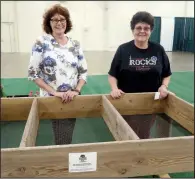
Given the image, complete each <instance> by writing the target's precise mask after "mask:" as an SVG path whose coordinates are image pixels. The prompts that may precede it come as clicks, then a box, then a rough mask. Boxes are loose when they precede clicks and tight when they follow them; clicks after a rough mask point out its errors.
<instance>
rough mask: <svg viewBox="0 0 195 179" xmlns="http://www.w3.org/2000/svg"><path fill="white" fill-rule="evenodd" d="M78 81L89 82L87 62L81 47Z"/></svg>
mask: <svg viewBox="0 0 195 179" xmlns="http://www.w3.org/2000/svg"><path fill="white" fill-rule="evenodd" d="M78 79H79V80H80V79H82V80H84V81H85V82H87V61H86V59H85V56H84V53H83V50H82V48H81V47H79V55H78Z"/></svg>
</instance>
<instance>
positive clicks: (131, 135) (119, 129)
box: [102, 96, 169, 178]
mask: <svg viewBox="0 0 195 179" xmlns="http://www.w3.org/2000/svg"><path fill="white" fill-rule="evenodd" d="M102 117H103V118H104V121H105V123H106V124H107V126H108V128H109V130H110V132H111V133H112V135H113V137H114V138H115V140H117V141H120V140H138V139H140V138H139V137H138V136H137V134H136V133H135V132H134V131H133V129H132V128H131V126H129V125H128V123H127V122H126V121H125V120H124V118H123V117H122V116H121V115H120V114H119V112H118V111H117V110H116V109H115V108H114V106H113V105H112V104H111V103H110V101H109V100H108V99H107V98H106V97H105V96H102ZM165 176H166V178H167V177H168V176H169V175H168V174H165V175H159V177H160V178H162V177H163V178H164V177H165Z"/></svg>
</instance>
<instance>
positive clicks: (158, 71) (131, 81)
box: [108, 12, 172, 138]
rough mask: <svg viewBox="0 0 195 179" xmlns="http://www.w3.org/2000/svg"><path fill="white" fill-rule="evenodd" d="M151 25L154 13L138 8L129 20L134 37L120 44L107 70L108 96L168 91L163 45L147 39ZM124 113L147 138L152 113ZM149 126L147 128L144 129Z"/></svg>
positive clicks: (169, 73)
mask: <svg viewBox="0 0 195 179" xmlns="http://www.w3.org/2000/svg"><path fill="white" fill-rule="evenodd" d="M153 28H154V17H153V16H152V15H151V14H150V13H148V12H138V13H136V14H135V15H134V16H133V18H132V20H131V30H132V33H133V36H134V40H132V41H130V42H127V43H124V44H122V45H120V46H119V47H118V49H117V51H116V54H115V56H114V58H113V61H112V63H111V67H110V70H109V72H108V74H109V77H108V81H109V84H110V86H111V96H112V97H113V98H114V99H117V98H120V97H121V95H122V94H123V93H142V92H157V91H159V92H160V99H163V98H165V97H166V96H167V95H168V93H169V92H168V90H167V88H168V84H169V81H170V76H171V74H172V73H171V69H170V63H169V59H168V56H167V55H166V53H165V50H164V48H163V47H162V46H161V45H160V44H157V43H154V42H151V41H149V38H150V35H151V33H152V30H153ZM147 116H148V117H144V119H145V120H144V119H140V120H141V121H140V123H139V124H138V123H137V121H138V119H136V118H140V117H141V116H135V117H132V116H129V117H127V116H124V118H125V120H126V121H127V122H128V124H129V125H130V126H131V127H132V128H133V129H134V131H135V132H137V134H138V136H139V137H140V138H149V135H150V133H149V131H150V128H151V126H152V124H153V122H154V120H151V115H147ZM146 129H148V130H146Z"/></svg>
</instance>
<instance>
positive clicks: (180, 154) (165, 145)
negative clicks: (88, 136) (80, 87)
mask: <svg viewBox="0 0 195 179" xmlns="http://www.w3.org/2000/svg"><path fill="white" fill-rule="evenodd" d="M183 146H185V147H183ZM193 147H194V136H187V137H174V138H173V137H172V138H168V139H167V138H161V139H144V140H129V141H116V142H115V141H114V142H101V143H92V144H89V143H88V144H71V145H62V146H40V147H28V148H12V149H1V157H2V158H1V166H2V173H1V174H2V177H10V176H12V177H54V176H55V177H77V176H79V177H108V176H109V175H110V172H111V171H112V172H113V173H112V176H113V177H121V176H122V177H130V176H144V175H151V174H153V175H157V174H158V172H159V173H164V172H170V173H172V172H183V171H191V170H193V165H194V152H193V151H194V150H193ZM177 148H180V149H182V150H177ZM94 151H96V152H97V153H98V157H100V158H98V163H99V166H98V170H96V171H95V172H86V173H85V172H84V173H69V172H68V169H67V168H68V155H69V153H75V152H79V153H82V152H94ZM128 153H129V155H127V154H128ZM170 153H171V154H170ZM62 154H63V155H62ZM133 154H134V155H133ZM138 154H139V155H138ZM166 154H168V155H166ZM172 154H173V157H172ZM113 155H114V156H113ZM122 156H123V157H122ZM121 157H122V158H121ZM167 157H168V158H167ZM52 158H53V159H55V160H54V161H53V160H52ZM127 159H128V160H129V161H127ZM31 160H34V161H33V162H32V164H33V166H31V164H30V163H31ZM50 160H51V162H52V165H51V163H50V162H49V161H50ZM161 160H162V162H160V161H161ZM124 161H125V164H124V163H123V162H124ZM136 161H137V162H136ZM139 161H145V162H146V163H147V161H148V162H149V161H153V162H154V163H155V161H156V162H157V163H156V164H155V165H153V164H154V163H153V162H152V163H150V162H149V163H148V164H147V165H148V167H149V166H150V167H149V168H148V167H146V168H145V167H144V166H145V164H146V163H145V164H143V163H142V162H139ZM28 162H30V163H28ZM129 162H130V163H132V165H134V166H136V168H137V171H140V173H136V172H134V168H133V170H131V169H132V168H131V164H129ZM134 162H136V165H135V163H134ZM170 162H173V163H174V165H169V164H171V163H170ZM109 163H113V165H108V164H109ZM25 164H26V165H25ZM58 164H59V165H58ZM121 164H123V166H121V167H122V168H121V167H120V165H121ZM60 165H61V166H60ZM100 165H101V166H100ZM102 165H104V167H105V168H102ZM159 165H160V166H159ZM57 166H58V167H57ZM154 166H155V167H154ZM110 167H111V168H110ZM21 168H23V169H24V170H19V169H21ZM44 168H45V169H46V170H44ZM47 169H48V170H49V171H50V172H49V173H47V172H46V171H47ZM110 169H112V170H110ZM115 169H117V170H115ZM122 169H125V171H126V172H125V173H122V172H121V171H122ZM148 169H149V170H150V171H148ZM32 170H33V171H32ZM42 172H43V173H42ZM39 174H42V176H41V175H39Z"/></svg>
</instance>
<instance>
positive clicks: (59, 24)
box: [50, 14, 66, 34]
mask: <svg viewBox="0 0 195 179" xmlns="http://www.w3.org/2000/svg"><path fill="white" fill-rule="evenodd" d="M50 25H51V28H52V31H53V33H56V34H62V33H64V32H65V30H66V19H65V17H64V16H62V15H60V14H55V15H54V16H53V17H52V18H51V21H50Z"/></svg>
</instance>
